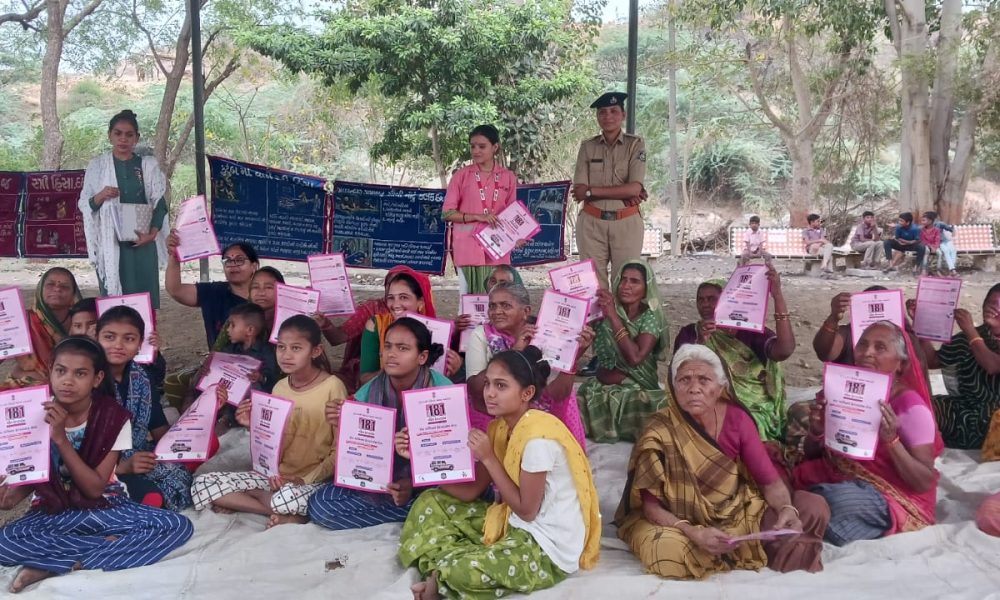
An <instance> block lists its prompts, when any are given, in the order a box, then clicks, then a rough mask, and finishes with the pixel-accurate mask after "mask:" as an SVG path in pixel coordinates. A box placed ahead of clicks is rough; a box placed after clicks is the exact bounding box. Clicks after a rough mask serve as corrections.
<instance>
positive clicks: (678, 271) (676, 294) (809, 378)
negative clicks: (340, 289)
mask: <svg viewBox="0 0 1000 600" xmlns="http://www.w3.org/2000/svg"><path fill="white" fill-rule="evenodd" d="M263 263H264V264H270V265H272V266H274V267H276V268H278V269H279V270H281V271H282V273H283V274H284V275H285V277H286V280H287V282H288V283H289V284H290V285H302V286H305V285H308V274H307V271H306V268H305V264H304V263H294V262H287V261H268V260H265V261H263ZM55 264H60V265H63V266H66V267H69V268H70V269H71V270H72V271H73V272H74V273H75V274H76V276H77V279H78V281H79V283H80V285H81V287H82V288H83V292H84V294H85V295H93V294H96V293H97V282H96V277H95V275H94V272H93V270H92V269H91V268H90V266H89V265H88V264H87V263H86V262H85V261H80V260H67V261H58V262H55V261H53V263H52V264H51V265H50V264H43V263H36V262H28V261H23V260H4V261H0V282H2V284H0V285H2V286H3V287H7V286H14V285H16V286H18V287H20V288H21V290H22V294H23V295H24V299H25V302H26V303H30V302H31V298H32V296H33V291H34V286H35V284H36V283H37V281H38V279H39V277H40V276H41V274H42V273H43V272H44V271H45V270H46V269H47V268H48V267H49V266H52V265H55ZM653 265H654V267H655V269H656V275H657V281H658V282H659V287H660V293H661V297H662V299H663V304H664V310H665V311H666V314H667V317H668V321H669V323H670V331H671V335H674V334H676V332H677V331H678V330H679V329H680V328H681V327H682V326H684V325H685V324H687V323H691V322H693V321H695V320H697V312H696V310H695V306H694V295H695V288H696V287H697V284H698V283H699V282H701V281H703V280H705V279H709V278H713V277H727V276H728V275H729V273H730V272H731V270H732V267H733V261H731V260H729V259H726V258H723V257H720V256H714V255H705V256H685V257H682V258H678V259H671V258H669V257H663V258H660V259H656V260H654V261H653ZM776 265H777V267H778V270H779V271H780V272H781V273H782V288H783V290H784V292H785V298H786V301H787V303H788V306H789V310H790V312H791V313H792V317H791V318H792V324H793V327H794V331H795V338H796V341H797V342H798V345H797V348H796V350H795V354H794V355H793V356H792V358H790V359H789V360H788V361H786V363H785V367H786V377H787V381H788V384H789V385H793V386H808V385H816V384H818V383H819V381H820V372H821V364H820V362H819V361H818V360H817V359H816V356H815V355H814V354H813V351H812V346H811V340H812V336H813V335H814V334H815V332H816V330H817V329H818V328H819V327H820V325H821V324H822V321H823V320H824V319H825V318H826V316H827V314H828V313H829V310H830V298H832V297H833V296H834V295H835V294H837V293H838V292H840V291H859V290H862V289H864V288H865V287H868V286H869V285H875V284H879V285H884V286H886V287H889V288H901V289H903V291H904V294H905V295H906V296H907V297H914V296H915V294H916V279H915V278H913V277H912V276H910V275H904V274H893V275H882V274H881V273H877V276H875V277H855V276H848V275H839V276H837V277H836V278H835V279H819V278H815V277H811V276H808V275H804V274H802V272H801V268H802V267H801V262H800V261H778V262H777V263H776ZM552 266H553V265H543V266H538V267H528V268H525V269H522V274H523V276H524V279H525V283H526V284H527V286H528V288H529V290H530V291H531V293H532V298H533V300H535V301H536V302H537V300H538V299H540V297H541V294H542V291H543V290H544V288H545V287H547V286H548V277H547V272H548V268H551V267H552ZM210 275H211V279H213V280H222V278H223V277H222V270H221V264H220V263H219V261H218V260H217V259H216V260H213V261H211V263H210ZM961 275H962V278H963V281H964V285H963V288H962V306H963V307H964V308H967V309H970V310H972V312H973V314H974V315H976V316H977V317H978V315H980V314H981V311H980V306H981V304H982V300H983V297H984V296H985V294H986V291H987V290H988V289H989V288H990V286H992V285H993V284H994V283H996V282H997V280H998V277H997V274H995V273H983V272H976V271H971V270H963V271H962V273H961ZM383 276H384V272H382V271H368V270H358V271H355V272H354V273H353V278H354V287H355V296H356V299H357V300H358V301H360V300H362V299H368V298H372V297H375V296H377V295H378V294H379V293H380V292H381V281H382V277H383ZM184 278H185V281H189V282H195V281H197V280H198V271H197V263H191V264H190V265H189V266H188V267H187V268H186V269H185V273H184ZM432 282H433V289H434V293H435V298H434V300H435V304H436V305H437V309H438V315H439V316H442V317H444V318H448V317H451V316H453V315H454V314H455V312H456V310H457V307H458V285H457V280H456V278H455V277H454V275H450V276H444V277H433V278H432ZM157 325H158V326H157V330H158V331H159V333H160V339H161V340H162V351H163V354H164V356H165V357H166V359H167V363H168V368H169V370H171V371H172V370H175V369H180V368H184V367H188V366H192V365H197V364H201V362H202V361H203V360H204V358H205V356H207V353H208V352H207V348H206V346H205V336H204V327H203V325H202V320H201V314H200V312H199V311H198V309H193V308H187V307H184V306H181V305H179V304H177V303H176V302H174V301H173V300H172V299H171V298H170V297H169V296H168V295H167V294H166V293H165V292H164V293H163V308H162V309H161V310H160V312H159V314H158V316H157ZM328 353H329V356H330V358H331V359H332V361H333V362H334V364H339V362H340V356H341V349H340V348H333V349H328ZM7 368H8V367H7V366H6V365H5V366H4V367H0V374H4V375H5V374H6V371H7ZM664 368H665V365H663V366H661V372H662V373H665V370H662V369H664Z"/></svg>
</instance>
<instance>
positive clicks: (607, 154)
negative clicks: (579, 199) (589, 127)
mask: <svg viewBox="0 0 1000 600" xmlns="http://www.w3.org/2000/svg"><path fill="white" fill-rule="evenodd" d="M645 178H646V144H645V143H644V142H643V141H642V138H641V137H639V136H637V135H632V134H629V133H625V132H624V131H622V132H621V133H620V134H619V135H618V139H617V140H615V142H614V144H612V145H610V146H609V145H608V143H607V142H605V141H604V135H603V134H602V135H596V136H594V137H592V138H590V139H589V140H585V141H584V142H583V143H582V144H580V153H579V154H578V155H577V157H576V171H575V173H574V174H573V183H582V184H585V185H588V186H591V187H614V186H618V185H625V184H626V183H633V182H638V183H640V184H642V182H643V179H645ZM624 200H626V199H625V198H621V199H617V200H590V201H589V203H590V204H593V205H594V206H595V207H597V208H599V209H601V210H620V209H622V208H623V207H624V206H625V203H624V202H623V201H624Z"/></svg>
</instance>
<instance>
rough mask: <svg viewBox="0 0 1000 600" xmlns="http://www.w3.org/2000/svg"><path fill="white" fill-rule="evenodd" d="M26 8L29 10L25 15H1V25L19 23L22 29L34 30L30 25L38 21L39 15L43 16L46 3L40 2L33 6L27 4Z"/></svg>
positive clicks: (12, 13) (11, 13)
mask: <svg viewBox="0 0 1000 600" xmlns="http://www.w3.org/2000/svg"><path fill="white" fill-rule="evenodd" d="M24 7H25V8H26V9H27V10H25V11H24V12H23V13H15V12H10V13H4V14H0V25H3V24H4V23H7V22H11V23H19V24H20V25H21V27H23V28H24V29H26V30H27V29H33V26H32V25H31V24H30V23H31V22H32V21H34V20H35V19H37V18H38V15H40V14H42V11H43V10H45V2H44V0H39V1H38V2H36V3H35V4H34V5H33V6H28V5H27V3H25V5H24Z"/></svg>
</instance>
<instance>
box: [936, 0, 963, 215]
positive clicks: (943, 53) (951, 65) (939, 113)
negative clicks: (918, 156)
mask: <svg viewBox="0 0 1000 600" xmlns="http://www.w3.org/2000/svg"><path fill="white" fill-rule="evenodd" d="M961 26H962V0H944V2H943V3H942V5H941V29H940V31H939V32H938V48H937V66H936V69H935V74H934V86H933V88H932V93H931V120H930V146H929V148H930V166H931V190H932V193H933V198H934V200H935V204H937V203H940V201H941V199H942V195H943V193H944V190H945V187H946V186H947V179H948V171H949V169H948V163H949V156H948V154H949V150H950V149H951V133H952V131H951V130H952V120H953V119H954V111H955V75H956V73H957V71H958V49H959V45H960V44H961V41H962V38H961Z"/></svg>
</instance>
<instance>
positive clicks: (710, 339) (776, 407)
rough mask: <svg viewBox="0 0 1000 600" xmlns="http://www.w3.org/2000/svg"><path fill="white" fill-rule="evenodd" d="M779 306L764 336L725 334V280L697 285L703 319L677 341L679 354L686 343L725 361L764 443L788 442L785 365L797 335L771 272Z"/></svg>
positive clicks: (775, 275)
mask: <svg viewBox="0 0 1000 600" xmlns="http://www.w3.org/2000/svg"><path fill="white" fill-rule="evenodd" d="M767 277H768V279H769V280H770V282H771V299H772V300H773V302H772V305H773V307H774V328H775V329H776V330H777V332H775V331H772V330H770V329H768V328H766V327H765V328H764V332H763V333H758V332H755V331H746V330H742V329H741V330H737V331H731V330H722V329H717V328H716V327H715V306H716V305H717V304H718V303H719V297H720V296H721V295H722V289H723V288H724V287H726V282H725V281H724V280H710V281H706V282H704V283H702V284H701V285H699V286H698V292H697V294H698V295H697V305H698V315H699V316H700V317H701V320H700V321H698V322H697V323H691V324H690V325H687V326H685V327H684V328H683V329H681V330H680V332H678V333H677V337H676V338H675V339H674V352H677V350H678V349H679V348H680V347H681V346H683V345H684V344H704V345H706V346H708V347H709V348H711V349H712V350H713V351H714V352H715V353H716V354H718V355H719V357H720V358H721V359H722V362H723V365H724V366H725V368H726V373H727V375H728V376H729V381H730V382H732V385H733V387H734V388H735V390H736V396H737V397H738V398H739V401H740V404H742V405H743V406H744V407H746V409H747V410H748V411H750V416H752V417H753V420H754V422H755V423H757V430H758V431H760V437H761V439H763V440H764V441H768V440H774V441H783V440H784V434H785V375H784V370H783V369H782V366H781V362H782V361H784V360H787V359H788V357H790V356H791V355H792V353H793V352H795V334H794V333H792V322H791V321H790V320H789V316H788V307H787V306H786V305H785V297H784V295H783V294H782V292H781V277H780V276H779V275H778V272H777V271H775V270H774V269H773V268H771V269H769V270H768V273H767Z"/></svg>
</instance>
